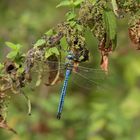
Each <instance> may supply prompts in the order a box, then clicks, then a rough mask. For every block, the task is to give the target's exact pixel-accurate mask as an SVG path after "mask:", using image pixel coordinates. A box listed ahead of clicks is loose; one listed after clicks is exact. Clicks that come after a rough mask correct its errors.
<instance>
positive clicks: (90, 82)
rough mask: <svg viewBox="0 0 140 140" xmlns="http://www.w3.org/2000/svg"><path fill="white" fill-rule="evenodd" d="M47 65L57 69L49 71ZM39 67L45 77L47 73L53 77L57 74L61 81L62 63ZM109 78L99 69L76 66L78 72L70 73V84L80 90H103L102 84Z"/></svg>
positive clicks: (50, 62)
mask: <svg viewBox="0 0 140 140" xmlns="http://www.w3.org/2000/svg"><path fill="white" fill-rule="evenodd" d="M48 64H51V65H57V67H54V68H53V69H49V68H48ZM38 67H40V66H36V68H35V69H36V70H37V72H39V71H38V69H40V68H38ZM41 67H42V69H43V73H44V76H45V75H46V76H47V75H48V73H49V74H52V73H53V74H52V75H54V73H55V75H57V73H58V72H59V74H58V78H59V76H61V81H62V80H63V79H62V74H63V75H64V74H65V70H66V65H65V63H64V62H56V61H48V62H47V63H46V65H44V64H43V65H42V66H41ZM111 76H112V75H106V74H105V72H104V71H103V70H101V69H94V68H89V67H86V66H78V70H77V71H76V72H72V74H71V78H70V79H71V80H70V81H71V83H72V84H75V85H76V87H79V88H81V89H86V90H91V89H93V88H96V89H105V87H104V83H106V81H107V80H108V79H110V78H111ZM55 77H56V76H55ZM63 78H64V77H63ZM54 79H55V78H54Z"/></svg>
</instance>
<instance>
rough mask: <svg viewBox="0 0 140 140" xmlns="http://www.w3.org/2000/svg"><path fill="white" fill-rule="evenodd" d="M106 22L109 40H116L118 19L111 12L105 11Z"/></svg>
mask: <svg viewBox="0 0 140 140" xmlns="http://www.w3.org/2000/svg"><path fill="white" fill-rule="evenodd" d="M104 21H105V26H106V30H107V33H108V34H109V38H110V39H111V40H113V39H115V37H116V34H117V24H116V17H115V15H114V13H113V12H112V11H111V10H105V11H104Z"/></svg>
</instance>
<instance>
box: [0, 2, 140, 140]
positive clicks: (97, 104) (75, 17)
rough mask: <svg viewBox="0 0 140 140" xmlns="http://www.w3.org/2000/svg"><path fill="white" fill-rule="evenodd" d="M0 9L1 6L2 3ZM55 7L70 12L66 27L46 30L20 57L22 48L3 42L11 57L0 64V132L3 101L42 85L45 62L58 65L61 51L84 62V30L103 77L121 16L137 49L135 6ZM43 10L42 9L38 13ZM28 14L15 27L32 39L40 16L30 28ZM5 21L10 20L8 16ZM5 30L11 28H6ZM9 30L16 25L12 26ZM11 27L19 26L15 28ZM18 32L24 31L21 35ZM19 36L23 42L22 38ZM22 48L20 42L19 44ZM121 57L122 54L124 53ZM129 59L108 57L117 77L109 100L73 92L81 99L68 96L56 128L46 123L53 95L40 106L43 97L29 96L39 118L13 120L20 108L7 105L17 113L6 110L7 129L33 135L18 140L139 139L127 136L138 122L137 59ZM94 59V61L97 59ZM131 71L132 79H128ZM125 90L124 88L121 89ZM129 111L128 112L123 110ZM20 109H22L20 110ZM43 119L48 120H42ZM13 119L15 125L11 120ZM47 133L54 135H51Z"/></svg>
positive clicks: (54, 123) (74, 4) (77, 4)
mask: <svg viewBox="0 0 140 140" xmlns="http://www.w3.org/2000/svg"><path fill="white" fill-rule="evenodd" d="M27 3H28V2H27ZM38 3H42V5H41V6H43V7H44V8H45V6H44V5H46V2H43V1H42V2H38ZM38 3H37V4H38ZM23 4H24V2H23ZM34 4H35V3H34ZM37 4H36V5H37ZM54 4H55V5H56V2H54ZM111 4H112V5H111ZM2 5H7V4H5V2H2ZM57 7H66V8H70V10H69V11H68V12H67V14H66V21H64V22H63V23H60V24H58V25H57V26H56V27H55V28H52V29H51V30H49V32H46V33H45V35H44V36H43V37H42V38H41V39H38V40H37V41H35V42H36V43H34V44H33V46H32V48H30V49H29V48H28V49H29V51H28V52H27V53H26V54H25V55H24V53H22V51H21V48H22V49H25V47H22V45H20V44H14V43H11V42H6V45H7V46H8V47H10V49H11V51H10V52H9V53H8V55H7V58H8V59H7V60H6V61H5V62H4V63H1V64H0V69H1V72H0V75H1V76H0V85H1V86H0V91H1V97H0V98H1V101H4V102H1V103H0V105H1V115H2V116H1V120H2V121H1V122H2V123H3V124H4V125H5V126H6V127H5V126H4V125H2V124H1V127H4V128H7V129H10V130H12V129H11V128H10V127H9V126H8V125H7V122H6V115H5V113H6V111H5V110H6V108H7V101H8V100H9V97H11V96H12V95H11V93H15V94H16V96H15V94H13V96H14V97H12V99H13V98H18V96H19V95H20V93H22V94H23V95H24V93H23V91H25V92H27V93H28V92H29V93H30V92H31V91H29V90H28V89H26V86H27V85H29V84H30V85H31V86H35V83H36V86H38V85H40V84H41V82H42V83H43V81H42V80H43V79H42V77H43V76H42V74H43V71H45V70H46V67H45V66H44V64H46V63H47V61H48V62H49V61H50V60H53V61H62V60H63V59H64V57H62V58H61V59H60V56H65V55H66V53H64V54H63V52H62V50H63V49H64V50H66V51H68V50H74V52H75V53H76V54H79V55H78V59H77V60H76V61H78V62H79V63H81V62H83V61H85V60H86V59H85V60H84V57H83V56H84V55H85V53H86V51H87V50H88V49H87V48H86V47H87V46H88V41H87V40H86V37H85V36H86V33H87V30H88V31H89V30H90V32H92V33H93V35H94V36H95V38H96V39H97V40H98V46H99V50H100V53H101V68H102V69H104V70H105V71H106V72H107V71H108V55H109V54H110V52H112V51H113V50H115V48H116V46H117V44H116V42H117V21H118V20H117V19H119V18H122V17H123V16H124V17H126V18H127V16H130V17H131V18H130V21H129V27H128V28H129V36H130V39H131V40H132V42H133V43H134V46H135V47H136V48H137V49H139V45H140V44H139V38H140V37H139V29H140V28H139V25H140V24H139V1H135V2H133V1H131V0H130V1H127V0H125V1H119V0H117V1H116V0H112V1H102V0H101V1H95V0H86V1H82V0H76V1H74V0H70V1H69V0H64V1H61V2H60V4H58V5H57ZM42 9H43V8H42ZM4 10H5V11H3V12H5V14H11V15H12V14H14V13H12V12H11V13H10V12H9V13H8V11H7V8H6V7H5V8H4ZM35 10H37V9H35ZM45 10H46V8H45V9H44V11H45ZM29 11H30V12H29ZM29 11H28V10H27V11H25V13H23V15H22V18H21V19H20V20H21V26H22V25H24V27H25V28H28V31H30V32H31V33H33V30H34V29H37V28H38V29H39V27H40V26H41V19H42V18H44V17H43V16H42V15H43V14H41V13H40V15H39V16H37V17H38V18H39V19H40V20H37V21H39V22H35V21H36V20H33V21H30V18H32V16H31V15H30V14H33V12H32V11H31V10H29ZM50 13H51V11H50ZM36 14H37V13H36ZM15 15H16V14H15ZM15 15H14V16H15ZM6 17H7V16H6ZM35 17H36V16H35ZM7 18H10V17H9V16H8V17H7ZM50 18H51V17H50ZM133 19H134V20H133ZM119 20H120V19H119ZM29 21H30V24H29ZM55 22H56V21H55ZM37 23H38V25H37ZM45 23H46V19H45ZM6 24H7V23H6ZM10 24H11V26H12V23H10ZM14 24H16V21H15V22H14ZM35 24H36V25H35ZM125 25H126V24H125ZM13 26H14V25H13ZM16 26H19V25H17V24H16ZM7 27H9V25H7ZM9 28H10V27H9ZM19 28H21V27H19ZM13 29H14V28H13ZM22 30H23V31H26V29H22ZM43 30H45V29H41V30H39V32H42V31H43ZM16 32H17V31H16ZM34 32H35V31H34ZM25 34H26V33H25ZM29 35H31V34H29ZM23 36H24V35H23ZM25 36H26V37H27V36H28V34H26V35H25ZM14 38H17V41H20V39H19V38H18V36H15V35H14ZM77 38H78V39H77ZM13 40H14V39H13ZM17 41H15V42H17ZM21 42H22V41H21ZM23 42H25V40H24V41H23ZM92 43H93V42H92ZM25 44H26V43H25ZM120 51H121V50H120ZM125 51H126V52H128V49H126V50H125ZM114 53H117V52H114ZM129 53H130V54H127V55H128V56H129V57H127V56H126V57H125V58H123V59H122V56H119V55H121V52H120V53H119V52H118V53H117V54H116V55H118V56H115V55H114V58H113V59H114V63H115V61H116V65H117V66H115V64H114V65H113V64H112V66H111V67H112V69H113V70H114V72H115V73H117V74H118V76H117V77H116V79H115V81H112V82H113V83H117V87H116V88H115V87H113V89H112V91H109V92H110V93H112V94H113V95H111V94H109V93H106V92H108V91H104V92H103V93H99V94H96V93H94V89H91V90H90V92H91V93H94V94H93V95H92V94H87V95H84V94H82V92H83V91H79V92H81V94H82V95H80V94H78V92H76V91H75V93H77V95H74V96H68V98H67V102H66V110H65V112H66V116H65V118H64V120H63V121H62V122H58V121H57V120H55V117H54V116H53V117H52V114H54V113H55V109H54V108H56V106H57V96H56V95H54V94H52V95H47V96H48V97H47V98H49V99H48V101H46V98H45V97H46V96H45V95H43V96H44V97H43V98H42V97H41V96H42V95H41V93H40V94H38V95H34V94H31V93H30V95H31V100H32V101H33V103H32V104H33V105H34V106H35V107H34V108H36V109H37V108H39V109H38V111H39V113H37V112H36V111H35V110H33V114H35V115H33V117H31V118H29V119H28V120H27V119H25V118H26V116H25V115H23V114H22V112H20V114H21V115H19V116H18V115H17V114H18V113H17V112H18V110H20V108H22V105H23V104H22V105H20V103H19V102H18V101H16V99H13V100H14V103H13V104H15V105H14V106H16V104H18V106H17V108H14V107H13V106H12V107H13V108H12V107H11V108H9V110H12V111H13V114H9V116H10V118H9V119H10V120H11V122H9V123H8V124H10V125H12V126H13V127H14V126H15V127H16V128H17V130H19V131H20V133H21V134H23V135H24V133H25V132H26V131H27V130H26V129H27V126H28V129H29V131H30V132H31V133H33V134H34V133H36V132H37V133H38V135H36V136H35V135H32V134H31V135H30V134H27V136H24V137H23V139H45V138H46V135H45V134H43V133H44V132H45V133H46V134H47V138H48V139H59V138H60V139H77V140H78V139H97V140H98V139H99V140H100V139H101V140H102V139H107V140H108V139H131V138H132V139H139V137H140V136H139V132H137V131H136V132H133V133H130V132H132V130H133V127H134V128H138V129H139V125H138V126H136V123H137V121H138V122H139V119H138V116H139V111H138V110H139V102H138V99H139V95H138V92H139V89H138V86H137V85H136V83H137V82H138V81H137V80H138V79H137V76H139V67H138V66H139V61H138V59H136V60H134V59H133V57H132V56H131V52H129ZM94 55H95V56H96V55H97V54H94ZM94 59H97V58H94ZM131 59H132V60H131ZM128 62H129V66H128ZM48 66H49V69H52V67H51V66H50V65H48ZM36 67H37V68H38V69H37V70H38V76H36V75H35V76H34V74H33V72H34V71H35V70H36ZM130 67H131V69H132V70H131V69H130ZM117 69H118V70H117ZM132 71H133V72H134V74H132ZM58 72H59V71H58ZM59 75H60V76H59V77H58V81H61V74H59ZM34 77H35V81H34ZM50 77H51V78H52V77H53V78H52V79H51V80H50V81H48V85H51V84H52V82H53V81H54V77H55V78H56V75H53V76H52V74H51V73H49V78H50ZM45 80H46V79H45ZM120 81H122V82H123V83H124V86H122V83H120ZM106 82H107V81H106ZM128 85H129V87H125V86H128ZM120 87H121V88H122V90H121V91H120V92H119V95H117V89H120ZM70 91H71V90H70ZM36 92H37V91H36ZM86 92H87V91H86ZM123 92H127V95H126V94H123V95H121V93H123ZM2 93H3V94H2ZM9 93H10V94H9ZM133 93H134V94H133ZM3 95H4V96H3ZM81 96H82V97H81ZM25 97H26V96H25ZM79 97H81V100H79ZM115 97H116V98H115ZM98 98H99V100H98ZM26 99H27V98H26ZM29 106H30V105H29ZM75 106H78V108H75ZM129 106H130V107H131V108H129ZM87 108H88V109H87ZM22 109H24V107H23V108H22ZM129 109H130V112H129ZM74 110H75V111H74ZM127 111H128V112H127ZM10 112H11V111H10ZM46 112H48V113H46ZM41 114H43V115H41ZM46 116H47V118H48V120H46ZM118 116H119V117H118ZM18 117H19V118H18ZM12 118H13V120H12ZM14 118H17V119H16V120H14ZM32 118H33V119H32ZM18 120H19V121H20V120H25V121H27V122H28V123H29V124H33V125H31V126H30V125H28V124H26V123H25V124H24V125H23V126H18V125H17V124H18V123H17V122H15V121H18ZM19 121H18V122H19ZM135 121H136V122H135ZM138 124H139V123H138ZM76 125H78V126H76ZM83 126H85V128H83ZM58 129H59V131H62V133H61V135H60V133H59V134H58V132H57V130H58ZM85 129H86V130H85ZM13 132H14V130H13ZM50 132H54V133H53V134H51V133H50ZM1 137H2V136H1ZM3 137H4V138H5V139H6V137H7V139H10V138H8V136H3ZM9 137H10V136H9ZM11 137H13V139H18V136H11Z"/></svg>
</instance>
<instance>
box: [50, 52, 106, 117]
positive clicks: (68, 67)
mask: <svg viewBox="0 0 140 140" xmlns="http://www.w3.org/2000/svg"><path fill="white" fill-rule="evenodd" d="M74 57H75V56H74V54H73V52H72V51H70V52H68V55H67V56H66V60H67V61H66V62H65V64H64V65H65V78H64V83H63V86H62V90H61V93H60V100H59V105H58V110H57V119H60V118H61V114H62V110H63V106H64V100H65V96H66V92H67V87H68V81H69V78H70V75H71V74H72V72H75V73H76V74H78V75H79V76H80V77H82V78H85V79H86V81H89V82H90V83H93V84H96V85H98V83H96V82H95V81H93V80H89V79H88V78H87V77H86V76H84V75H83V74H80V73H79V72H78V70H79V69H82V70H83V71H86V72H90V71H93V70H94V71H95V69H92V68H86V67H82V66H79V65H78V64H79V63H77V62H75V61H74ZM49 63H50V62H49ZM60 69H61V68H60ZM99 72H101V73H103V71H102V70H101V69H100V71H99Z"/></svg>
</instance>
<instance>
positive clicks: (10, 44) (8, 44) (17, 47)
mask: <svg viewBox="0 0 140 140" xmlns="http://www.w3.org/2000/svg"><path fill="white" fill-rule="evenodd" d="M5 44H6V45H7V46H8V47H9V48H11V49H12V50H17V51H20V49H21V48H22V45H20V44H14V43H11V42H5Z"/></svg>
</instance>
